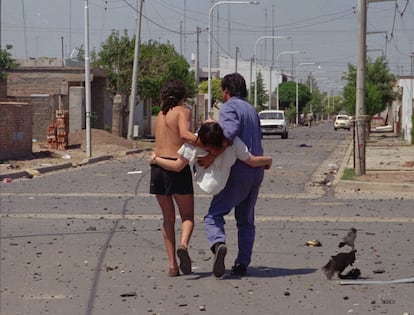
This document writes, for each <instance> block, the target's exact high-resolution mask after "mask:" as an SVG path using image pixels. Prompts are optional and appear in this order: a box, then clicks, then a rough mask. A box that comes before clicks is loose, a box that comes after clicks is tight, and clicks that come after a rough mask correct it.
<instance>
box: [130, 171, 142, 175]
mask: <svg viewBox="0 0 414 315" xmlns="http://www.w3.org/2000/svg"><path fill="white" fill-rule="evenodd" d="M127 174H128V175H131V174H142V171H131V172H128V173H127Z"/></svg>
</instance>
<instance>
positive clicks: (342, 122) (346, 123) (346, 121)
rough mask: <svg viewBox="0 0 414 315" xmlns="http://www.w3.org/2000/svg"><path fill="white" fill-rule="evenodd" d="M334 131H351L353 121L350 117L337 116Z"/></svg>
mask: <svg viewBox="0 0 414 315" xmlns="http://www.w3.org/2000/svg"><path fill="white" fill-rule="evenodd" d="M334 129H335V130H338V129H347V130H351V119H350V117H349V116H348V115H342V114H341V115H336V117H335V122H334Z"/></svg>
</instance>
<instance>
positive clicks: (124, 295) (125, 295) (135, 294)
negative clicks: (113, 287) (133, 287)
mask: <svg viewBox="0 0 414 315" xmlns="http://www.w3.org/2000/svg"><path fill="white" fill-rule="evenodd" d="M134 296H137V293H136V292H127V293H122V294H121V297H134Z"/></svg>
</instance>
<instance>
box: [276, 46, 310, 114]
mask: <svg viewBox="0 0 414 315" xmlns="http://www.w3.org/2000/svg"><path fill="white" fill-rule="evenodd" d="M304 53H305V52H304V51H282V52H281V53H280V54H279V55H277V57H276V66H277V70H280V65H279V57H280V56H282V55H286V54H304ZM282 81H283V75H282ZM276 109H277V110H278V109H279V83H278V84H276Z"/></svg>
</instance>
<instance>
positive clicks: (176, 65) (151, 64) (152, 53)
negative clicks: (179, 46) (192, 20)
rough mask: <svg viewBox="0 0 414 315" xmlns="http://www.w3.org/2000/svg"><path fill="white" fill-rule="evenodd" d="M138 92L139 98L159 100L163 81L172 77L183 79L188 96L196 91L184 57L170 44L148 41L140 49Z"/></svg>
mask: <svg viewBox="0 0 414 315" xmlns="http://www.w3.org/2000/svg"><path fill="white" fill-rule="evenodd" d="M139 65H140V67H139V69H140V70H139V73H140V74H139V77H138V93H139V95H140V96H141V98H152V99H153V100H154V103H157V102H159V94H160V92H159V91H160V89H161V87H162V85H163V84H164V82H165V81H167V80H169V79H173V78H179V79H181V80H183V82H184V83H185V85H186V87H187V90H188V95H187V96H188V97H193V96H194V95H195V93H196V82H195V78H194V73H193V72H191V71H190V65H189V64H188V63H187V61H186V60H185V58H184V57H183V56H181V55H180V54H178V53H177V52H176V51H175V49H174V46H173V45H171V44H169V43H168V44H161V43H158V42H156V41H149V42H148V43H147V44H142V45H141V49H140V64H139Z"/></svg>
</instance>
